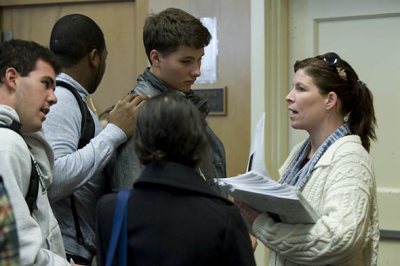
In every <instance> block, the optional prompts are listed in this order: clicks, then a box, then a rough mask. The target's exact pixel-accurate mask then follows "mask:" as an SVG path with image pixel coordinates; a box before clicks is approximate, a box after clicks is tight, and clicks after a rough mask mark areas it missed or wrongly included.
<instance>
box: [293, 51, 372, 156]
mask: <svg viewBox="0 0 400 266" xmlns="http://www.w3.org/2000/svg"><path fill="white" fill-rule="evenodd" d="M299 69H303V70H304V71H305V73H306V74H307V75H309V76H311V77H312V79H313V81H314V83H315V85H317V87H318V88H319V91H320V93H321V94H322V95H326V94H328V93H329V92H335V93H336V95H337V97H338V98H339V100H340V105H339V106H340V109H341V110H340V112H341V114H342V115H343V116H344V117H346V116H348V120H347V123H348V125H349V127H350V130H351V132H352V134H356V135H358V136H360V138H361V142H362V145H363V146H364V148H365V149H366V150H367V151H369V149H370V145H371V141H373V140H376V134H375V127H376V118H375V111H374V104H373V96H372V93H371V91H370V90H369V88H368V87H367V85H366V84H365V83H364V82H362V81H361V80H360V79H359V78H358V75H357V73H356V72H355V71H354V69H353V68H352V67H351V66H350V64H348V63H347V62H346V61H345V60H343V59H341V58H340V57H339V56H338V55H337V54H336V53H332V52H330V53H326V54H323V55H318V56H316V57H312V58H307V59H304V60H301V61H296V63H295V64H294V71H295V72H296V71H297V70H299Z"/></svg>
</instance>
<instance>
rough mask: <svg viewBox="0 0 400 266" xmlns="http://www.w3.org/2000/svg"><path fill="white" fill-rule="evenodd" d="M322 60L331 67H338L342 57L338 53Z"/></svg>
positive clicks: (330, 54)
mask: <svg viewBox="0 0 400 266" xmlns="http://www.w3.org/2000/svg"><path fill="white" fill-rule="evenodd" d="M322 59H323V60H324V61H325V62H327V63H328V64H330V65H336V64H337V63H338V62H339V59H340V57H339V56H338V55H337V54H336V53H329V54H327V55H326V56H325V57H324V58H322Z"/></svg>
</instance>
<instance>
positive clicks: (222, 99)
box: [193, 87, 227, 115]
mask: <svg viewBox="0 0 400 266" xmlns="http://www.w3.org/2000/svg"><path fill="white" fill-rule="evenodd" d="M193 91H195V92H196V94H198V95H200V96H201V97H203V98H206V99H207V101H208V105H209V108H210V112H209V114H208V115H226V114H227V110H226V87H221V88H202V89H193Z"/></svg>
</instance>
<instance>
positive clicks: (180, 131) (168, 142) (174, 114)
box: [134, 93, 208, 168]
mask: <svg viewBox="0 0 400 266" xmlns="http://www.w3.org/2000/svg"><path fill="white" fill-rule="evenodd" d="M205 128H206V122H205V120H204V119H203V118H202V116H201V114H200V112H199V110H198V109H197V108H196V107H195V106H194V105H193V104H192V103H191V102H190V101H189V100H187V99H186V98H184V97H183V96H181V95H179V94H176V93H170V94H160V95H157V96H155V97H153V98H151V99H150V100H148V101H147V102H146V103H145V104H144V105H143V106H142V108H141V109H140V111H139V113H138V117H137V121H136V128H135V133H134V140H135V148H136V152H137V155H138V158H139V160H140V161H141V162H142V163H143V164H145V165H146V164H148V163H151V162H160V161H173V162H176V163H180V164H184V165H186V166H189V167H192V168H194V167H196V166H198V164H199V163H200V161H201V160H202V158H203V155H204V152H205V151H206V149H207V148H208V140H207V136H206V132H205V130H206V129H205Z"/></svg>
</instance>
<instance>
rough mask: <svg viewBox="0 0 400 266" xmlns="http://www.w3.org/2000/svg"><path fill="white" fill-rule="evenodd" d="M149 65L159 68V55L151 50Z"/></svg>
mask: <svg viewBox="0 0 400 266" xmlns="http://www.w3.org/2000/svg"><path fill="white" fill-rule="evenodd" d="M149 58H150V61H151V62H150V64H151V65H152V66H154V67H159V66H160V53H159V52H158V51H157V50H155V49H153V50H151V52H150V57H149Z"/></svg>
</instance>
